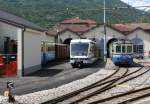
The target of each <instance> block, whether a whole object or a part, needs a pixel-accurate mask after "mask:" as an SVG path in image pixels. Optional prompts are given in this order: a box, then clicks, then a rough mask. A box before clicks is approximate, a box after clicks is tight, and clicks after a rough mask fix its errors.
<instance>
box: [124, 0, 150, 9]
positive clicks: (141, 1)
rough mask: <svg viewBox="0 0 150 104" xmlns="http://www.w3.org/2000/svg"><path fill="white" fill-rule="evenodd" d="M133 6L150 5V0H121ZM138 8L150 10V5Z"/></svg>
mask: <svg viewBox="0 0 150 104" xmlns="http://www.w3.org/2000/svg"><path fill="white" fill-rule="evenodd" d="M121 1H123V2H125V3H127V4H129V5H131V6H133V7H138V6H150V0H121ZM137 9H144V10H150V7H149V8H148V7H141V8H139V7H138V8H137Z"/></svg>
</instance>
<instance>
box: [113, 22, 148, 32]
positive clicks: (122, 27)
mask: <svg viewBox="0 0 150 104" xmlns="http://www.w3.org/2000/svg"><path fill="white" fill-rule="evenodd" d="M112 27H113V28H115V29H116V30H118V31H120V32H131V31H134V30H135V29H137V28H141V29H143V30H150V23H131V24H113V25H112Z"/></svg>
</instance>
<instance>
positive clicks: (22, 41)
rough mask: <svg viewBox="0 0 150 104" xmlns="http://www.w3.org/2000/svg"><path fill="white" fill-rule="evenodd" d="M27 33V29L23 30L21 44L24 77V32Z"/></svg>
mask: <svg viewBox="0 0 150 104" xmlns="http://www.w3.org/2000/svg"><path fill="white" fill-rule="evenodd" d="M25 31H26V29H25V27H24V28H23V29H22V34H21V35H22V36H21V43H22V46H21V47H22V76H24V32H25Z"/></svg>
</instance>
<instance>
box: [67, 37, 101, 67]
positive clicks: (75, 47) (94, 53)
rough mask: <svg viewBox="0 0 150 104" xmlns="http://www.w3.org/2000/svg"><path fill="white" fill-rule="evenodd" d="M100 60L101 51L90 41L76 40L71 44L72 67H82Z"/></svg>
mask: <svg viewBox="0 0 150 104" xmlns="http://www.w3.org/2000/svg"><path fill="white" fill-rule="evenodd" d="M98 58H99V49H98V48H97V46H96V43H95V42H94V41H92V40H89V39H74V40H71V43H70V64H71V65H72V67H81V66H83V65H86V64H92V63H94V62H95V61H96V60H97V59H98Z"/></svg>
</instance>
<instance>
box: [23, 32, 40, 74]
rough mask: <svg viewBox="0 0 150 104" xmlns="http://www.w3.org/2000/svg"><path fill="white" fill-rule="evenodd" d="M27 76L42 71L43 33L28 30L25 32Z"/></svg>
mask: <svg viewBox="0 0 150 104" xmlns="http://www.w3.org/2000/svg"><path fill="white" fill-rule="evenodd" d="M24 67H25V74H28V73H32V72H34V71H37V70H39V69H41V33H40V32H35V31H30V30H26V31H25V32H24Z"/></svg>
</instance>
